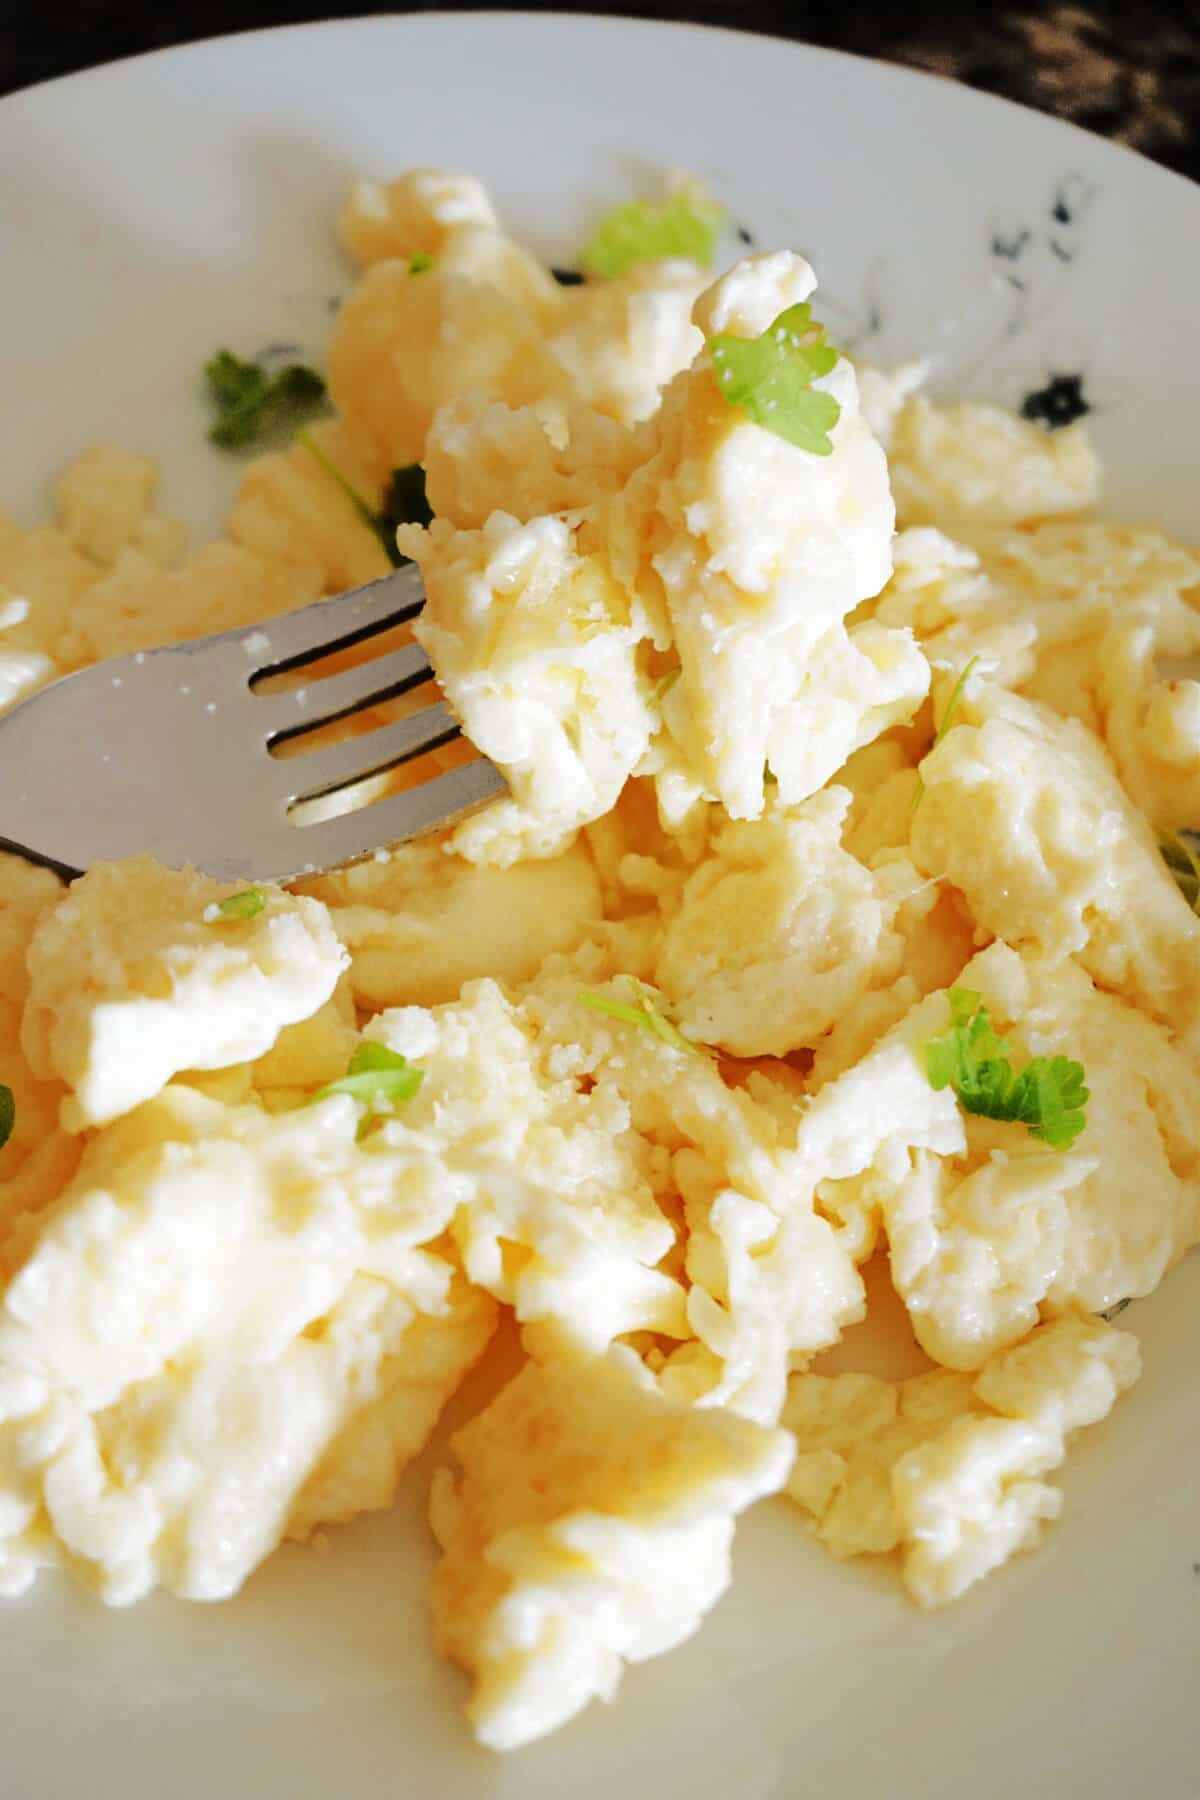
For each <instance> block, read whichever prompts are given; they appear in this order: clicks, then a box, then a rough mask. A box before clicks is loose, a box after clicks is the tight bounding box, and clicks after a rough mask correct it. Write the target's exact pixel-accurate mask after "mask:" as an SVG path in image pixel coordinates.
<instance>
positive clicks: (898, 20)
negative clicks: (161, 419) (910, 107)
mask: <svg viewBox="0 0 1200 1800" xmlns="http://www.w3.org/2000/svg"><path fill="white" fill-rule="evenodd" d="M10 3H11V10H10V15H9V17H10V22H9V23H8V24H7V25H4V26H0V93H3V92H6V91H8V90H10V89H13V88H18V87H25V86H27V85H28V84H29V83H31V82H35V81H45V80H46V79H48V78H49V77H51V76H55V75H66V74H70V73H71V72H72V71H73V70H75V69H82V68H86V67H87V66H88V65H89V64H92V63H98V62H107V61H110V60H111V59H112V58H114V57H118V56H133V55H136V54H137V53H138V52H139V51H143V50H157V49H161V48H162V47H163V46H164V45H167V44H177V43H183V42H185V41H187V40H188V39H189V38H199V37H214V36H217V35H219V34H221V33H223V32H230V31H246V30H251V29H254V28H256V27H259V26H264V25H286V24H294V23H298V22H300V21H302V20H309V19H320V18H328V17H330V16H332V15H335V14H343V15H345V16H353V15H355V14H358V13H364V12H397V11H399V12H403V11H406V10H425V9H422V8H405V7H394V6H391V7H371V6H370V5H369V4H364V3H363V0H358V4H353V3H352V4H350V5H345V6H340V7H339V6H337V5H331V4H330V0H175V4H173V5H168V6H164V5H163V4H162V0H32V3H31V4H21V3H20V0H10ZM985 3H986V0H941V3H940V4H937V3H935V4H932V5H925V6H917V7H908V8H905V7H902V6H896V5H888V4H870V3H865V4H858V5H855V4H853V3H851V4H847V0H809V3H807V4H805V3H801V4H787V3H786V0H754V3H753V4H751V3H749V0H690V3H686V4H682V5H674V6H673V5H670V4H669V3H660V4H658V5H651V6H639V5H637V4H631V3H630V0H626V3H625V4H622V5H617V6H611V7H610V6H604V5H597V4H592V5H589V6H587V7H585V8H581V9H579V10H583V11H589V12H618V13H625V14H631V15H636V16H640V17H647V18H662V19H689V20H693V21H696V22H701V23H704V24H710V25H730V26H735V27H738V28H739V29H742V30H747V31H765V32H773V33H775V34H776V35H778V36H781V37H791V38H799V39H803V40H805V41H807V42H809V43H814V44H827V45H831V46H833V47H834V48H836V49H841V50H852V51H856V52H858V53H859V54H860V55H866V56H877V57H883V58H886V59H887V60H889V61H892V62H902V63H909V64H912V65H914V66H916V67H917V68H922V69H930V70H933V71H935V72H936V73H937V74H939V75H945V76H948V77H951V78H953V79H955V80H958V81H964V82H967V83H969V84H970V85H971V86H972V87H978V88H985V89H987V90H989V91H990V92H992V93H997V94H1006V95H1007V96H1008V97H1009V98H1010V99H1014V100H1022V101H1024V102H1025V103H1026V104H1027V105H1031V106H1037V107H1040V108H1041V109H1042V110H1043V111H1045V112H1050V113H1056V114H1057V115H1058V116H1059V117H1060V118H1065V119H1072V120H1074V121H1075V123H1076V124H1079V125H1085V126H1087V127H1089V128H1090V129H1091V130H1093V131H1098V132H1101V133H1103V134H1104V135H1105V136H1106V137H1111V138H1116V139H1118V140H1119V141H1120V142H1122V143H1125V144H1130V145H1132V146H1133V147H1134V148H1135V149H1137V150H1141V151H1142V152H1143V153H1144V154H1146V155H1147V156H1152V157H1154V158H1156V160H1158V161H1159V162H1163V163H1166V164H1167V165H1168V166H1169V167H1171V168H1174V169H1178V170H1180V171H1181V172H1182V173H1184V174H1187V175H1190V176H1192V177H1193V178H1194V179H1197V178H1200V0H1177V3H1176V4H1170V3H1164V0H1094V3H1090V4H1087V5H1080V6H1064V5H1054V4H1037V0H1014V4H1013V5H1011V6H1005V5H1003V4H1001V5H999V6H998V7H997V8H996V10H995V11H994V12H992V13H991V14H990V16H989V17H987V18H986V19H985V18H984V17H982V16H981V14H982V11H983V4H985ZM437 10H439V11H460V10H461V11H469V10H474V9H473V8H472V7H462V8H456V7H454V6H453V5H446V4H445V3H444V0H443V4H441V5H440V6H439V7H438V8H437ZM532 10H553V11H570V10H572V9H571V8H569V7H566V6H564V5H561V4H559V5H555V6H553V7H549V8H537V7H534V8H533V9H532ZM14 14H15V15H16V18H15V22H13V15H14Z"/></svg>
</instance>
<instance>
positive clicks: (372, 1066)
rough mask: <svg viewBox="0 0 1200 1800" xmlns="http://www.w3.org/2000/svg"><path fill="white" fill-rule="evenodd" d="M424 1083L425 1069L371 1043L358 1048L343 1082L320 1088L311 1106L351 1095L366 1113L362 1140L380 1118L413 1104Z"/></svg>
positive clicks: (310, 1101) (314, 1095) (396, 1052)
mask: <svg viewBox="0 0 1200 1800" xmlns="http://www.w3.org/2000/svg"><path fill="white" fill-rule="evenodd" d="M424 1079H425V1071H424V1069H418V1068H416V1067H415V1066H414V1065H413V1064H412V1063H410V1062H409V1060H408V1058H407V1057H406V1056H401V1054H400V1052H399V1051H398V1050H389V1049H388V1047H387V1045H386V1044H377V1043H374V1042H371V1041H370V1040H368V1041H367V1042H366V1043H362V1044H360V1045H359V1046H358V1049H357V1050H356V1051H355V1052H354V1055H353V1056H352V1057H351V1058H350V1063H349V1066H348V1068H347V1070H346V1073H345V1074H344V1075H343V1076H342V1078H341V1080H340V1081H330V1082H328V1083H327V1084H326V1085H325V1086H324V1087H323V1088H318V1089H317V1091H316V1093H315V1094H312V1095H311V1096H310V1097H309V1101H308V1104H309V1105H310V1106H313V1105H315V1104H316V1102H317V1101H318V1100H327V1099H328V1098H329V1096H330V1094H349V1096H350V1098H351V1099H352V1100H356V1101H357V1102H358V1104H359V1105H360V1106H362V1107H363V1108H364V1109H365V1110H364V1112H363V1116H362V1118H361V1119H360V1120H359V1125H358V1136H359V1137H360V1138H361V1137H364V1136H365V1135H366V1133H367V1131H368V1130H369V1129H370V1127H371V1125H372V1124H373V1123H374V1121H375V1120H376V1118H378V1117H379V1116H380V1115H381V1114H384V1113H390V1112H394V1111H395V1109H396V1107H397V1105H398V1104H399V1103H400V1102H401V1101H402V1100H411V1099H412V1097H413V1095H414V1094H415V1093H416V1091H417V1089H418V1088H419V1087H420V1085H421V1083H422V1082H423V1081H424Z"/></svg>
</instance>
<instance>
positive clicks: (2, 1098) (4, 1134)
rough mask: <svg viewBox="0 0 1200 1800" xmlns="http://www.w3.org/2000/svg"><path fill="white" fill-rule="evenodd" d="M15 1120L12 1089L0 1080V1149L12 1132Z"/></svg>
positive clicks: (15, 1107)
mask: <svg viewBox="0 0 1200 1800" xmlns="http://www.w3.org/2000/svg"><path fill="white" fill-rule="evenodd" d="M16 1122H17V1103H16V1100H15V1099H14V1098H13V1091H12V1089H11V1088H10V1087H6V1086H5V1085H4V1084H3V1082H0V1150H3V1148H4V1146H5V1144H7V1142H8V1140H9V1138H10V1137H11V1136H12V1134H13V1126H14V1125H15V1124H16Z"/></svg>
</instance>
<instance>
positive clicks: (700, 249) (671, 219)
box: [579, 185, 725, 279]
mask: <svg viewBox="0 0 1200 1800" xmlns="http://www.w3.org/2000/svg"><path fill="white" fill-rule="evenodd" d="M724 223H725V208H724V207H723V206H721V205H720V204H719V203H718V202H717V201H716V200H713V199H710V197H709V196H708V195H707V194H706V193H704V192H703V190H702V189H701V188H698V187H696V186H694V185H693V186H684V187H679V188H676V190H675V192H674V193H673V194H671V195H669V196H668V198H667V199H666V200H664V201H663V203H662V205H661V206H655V205H654V204H653V202H652V201H649V200H627V201H625V202H624V203H623V204H622V205H620V206H614V207H613V209H612V211H611V212H610V213H606V214H605V216H604V218H603V219H602V220H601V221H600V224H599V226H598V227H597V229H596V231H595V233H594V234H593V236H592V238H591V241H590V242H589V243H588V246H587V248H586V249H585V250H584V251H583V253H582V255H581V256H580V258H579V260H580V262H581V264H582V265H583V267H584V268H585V269H586V270H587V272H588V274H589V275H602V276H606V277H608V278H610V279H611V278H612V277H613V276H616V275H623V274H624V273H625V270H626V269H631V268H632V267H633V265H634V264H635V263H639V262H656V261H659V260H661V259H663V258H666V257H672V256H682V257H686V258H687V259H688V260H689V261H690V262H695V263H699V264H700V266H701V268H704V269H707V268H708V266H709V264H710V263H711V262H712V259H713V253H714V251H715V250H716V247H717V238H718V236H719V235H720V231H721V227H722V225H723V224H724Z"/></svg>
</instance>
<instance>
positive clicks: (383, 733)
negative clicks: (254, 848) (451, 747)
mask: <svg viewBox="0 0 1200 1800" xmlns="http://www.w3.org/2000/svg"><path fill="white" fill-rule="evenodd" d="M460 729H461V728H460V726H459V723H458V720H457V719H456V718H455V717H454V714H453V713H452V712H451V711H450V708H449V707H448V706H447V705H446V703H445V701H443V702H442V703H441V704H440V705H439V706H427V707H425V708H424V709H423V711H421V712H418V713H410V714H409V716H408V718H406V719H398V720H397V721H396V722H395V723H394V724H392V725H383V726H381V727H380V728H379V730H378V731H365V732H363V733H362V734H361V735H360V736H358V737H352V738H346V739H345V740H344V741H343V742H342V743H340V744H331V745H330V746H329V747H328V748H327V749H322V750H314V751H312V752H311V754H309V755H307V756H296V757H289V758H287V760H286V761H281V762H277V763H276V765H275V768H276V770H277V771H278V774H279V776H280V777H282V778H283V781H284V785H285V787H286V791H287V794H288V798H289V799H290V800H316V799H318V798H319V796H320V795H322V794H332V793H333V792H334V791H335V790H336V789H337V788H341V787H346V786H348V785H349V784H350V783H351V782H354V781H363V780H365V779H366V777H367V776H368V775H379V774H381V773H382V772H383V771H384V770H385V769H394V768H395V767H396V764H397V763H402V762H408V761H409V760H410V758H412V757H414V756H419V755H420V754H421V752H422V751H423V750H436V749H437V747H438V746H439V744H445V743H448V742H449V741H450V739H451V738H455V737H457V736H458V734H459V730H460ZM277 779H278V777H277Z"/></svg>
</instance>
